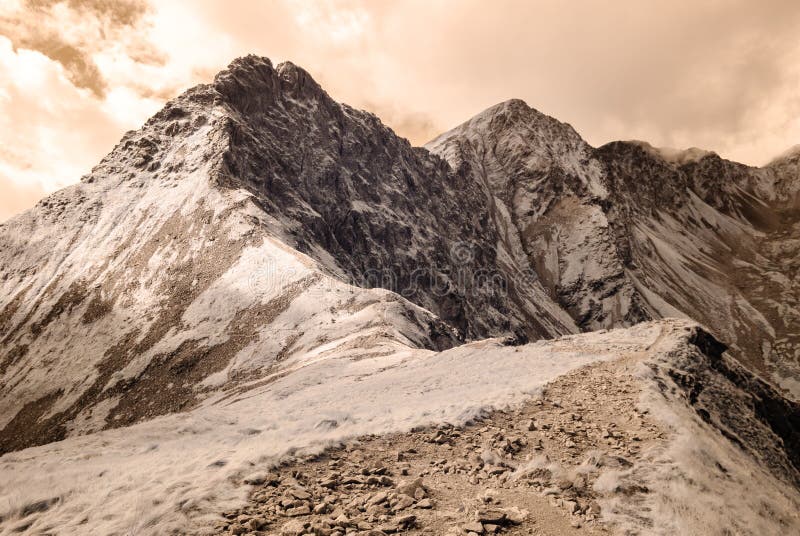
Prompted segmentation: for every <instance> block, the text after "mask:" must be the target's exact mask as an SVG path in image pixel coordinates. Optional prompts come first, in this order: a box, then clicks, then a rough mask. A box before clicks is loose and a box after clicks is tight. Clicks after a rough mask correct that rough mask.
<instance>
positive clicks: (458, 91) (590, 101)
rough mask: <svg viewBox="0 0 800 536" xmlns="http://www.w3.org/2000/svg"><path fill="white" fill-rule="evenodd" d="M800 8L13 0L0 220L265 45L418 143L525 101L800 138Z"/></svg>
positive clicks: (759, 138) (778, 4)
mask: <svg viewBox="0 0 800 536" xmlns="http://www.w3.org/2000/svg"><path fill="white" fill-rule="evenodd" d="M798 36H800V3H798V2H797V1H796V0H761V1H759V2H754V1H752V0H693V1H686V0H671V1H662V0H649V1H646V2H643V1H641V0H614V1H612V2H609V1H608V0H604V1H600V0H597V1H594V0H574V1H571V2H566V1H561V0H559V1H549V0H540V1H534V0H531V1H522V0H520V1H511V0H495V1H489V0H485V1H478V0H448V1H445V0H403V1H399V0H398V1H388V0H387V1H382V0H344V1H321V0H320V1H312V0H307V1H299V0H273V1H267V0H263V1H244V0H2V3H1V4H0V221H2V220H4V219H6V218H7V217H9V216H11V215H13V214H15V213H17V212H19V211H21V210H24V209H25V208H28V207H30V206H32V205H33V204H34V203H35V202H36V200H37V199H38V198H40V197H41V196H43V195H44V194H45V193H46V192H50V191H53V190H54V189H57V188H60V187H62V186H65V185H67V184H70V183H72V182H76V181H77V180H78V179H79V178H80V176H81V175H83V174H84V173H86V172H87V171H88V170H89V169H91V167H92V166H93V165H94V164H96V163H97V162H98V161H99V160H100V158H101V157H102V156H103V155H104V154H105V153H107V152H108V151H109V150H110V149H111V148H112V147H113V146H114V145H115V143H116V142H117V141H118V140H119V138H120V137H121V136H122V134H123V133H124V132H125V131H126V130H130V129H133V128H137V127H138V126H140V125H141V123H143V122H144V120H145V119H146V118H147V117H149V116H150V115H151V114H153V113H154V112H156V111H157V110H158V109H159V108H160V107H161V106H162V105H163V104H164V102H165V101H166V100H167V99H169V98H171V97H173V96H175V95H177V94H178V93H179V92H181V91H182V90H184V89H186V88H188V87H190V86H192V85H194V84H197V83H199V82H208V81H210V80H211V79H212V78H213V75H214V73H216V72H217V71H219V70H220V69H222V68H224V67H225V66H226V65H227V64H228V63H229V62H230V60H232V59H233V58H234V57H236V56H240V55H243V54H246V53H256V54H261V55H264V56H268V57H269V58H271V59H272V60H273V62H275V63H277V62H280V61H283V60H291V61H293V62H294V63H296V64H298V65H301V66H302V67H304V68H306V69H307V70H308V71H310V72H311V74H312V75H313V76H314V77H315V78H316V79H317V80H318V81H319V82H320V83H321V84H322V86H323V87H324V88H325V89H326V90H327V91H328V92H329V93H330V94H331V95H332V96H333V97H334V98H335V99H337V100H340V101H344V102H347V103H349V104H351V105H353V106H356V107H359V108H365V109H368V110H370V111H373V112H375V113H377V114H378V115H379V116H380V117H381V118H382V119H383V121H384V122H385V123H387V124H388V125H390V126H391V127H393V128H394V129H395V130H396V131H397V132H398V133H400V134H401V135H403V136H406V137H408V138H409V139H410V140H411V141H412V143H415V144H422V143H424V142H425V141H427V140H429V139H430V138H432V137H433V136H435V135H436V134H437V133H439V132H441V131H443V130H446V129H448V128H450V127H453V126H455V125H456V124H458V123H460V122H462V121H464V120H466V119H468V118H469V117H470V116H472V115H474V114H476V113H478V112H480V111H481V110H483V109H485V108H486V107H488V106H491V105H492V104H495V103H497V102H500V101H503V100H506V99H509V98H512V97H516V98H521V99H524V100H525V101H526V102H527V103H528V104H529V105H531V106H533V107H534V108H537V109H538V110H540V111H543V112H545V113H547V114H550V115H553V116H555V117H557V118H558V119H561V120H562V121H566V122H569V123H570V124H572V125H573V126H574V127H575V128H576V129H577V130H578V132H580V133H581V134H582V135H583V137H584V138H585V139H586V140H587V141H589V143H591V144H593V145H600V144H603V143H605V142H608V141H611V140H615V139H644V140H647V141H649V142H651V143H652V144H654V145H657V146H668V147H677V148H685V147H692V146H696V147H702V148H707V149H712V150H715V151H717V152H718V153H720V154H721V155H722V156H724V157H726V158H731V159H734V160H738V161H741V162H745V163H748V164H753V165H761V164H763V163H765V162H767V161H768V160H770V159H771V158H772V157H773V156H775V155H776V154H778V153H781V152H783V151H784V150H785V149H787V148H788V147H790V146H792V145H795V144H799V143H800V38H799V37H798Z"/></svg>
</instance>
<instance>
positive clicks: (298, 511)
mask: <svg viewBox="0 0 800 536" xmlns="http://www.w3.org/2000/svg"><path fill="white" fill-rule="evenodd" d="M310 513H311V508H309V507H308V505H305V504H304V505H303V506H296V507H294V508H289V509H288V510H286V515H287V516H289V517H297V516H307V515H309V514H310Z"/></svg>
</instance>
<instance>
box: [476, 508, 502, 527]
mask: <svg viewBox="0 0 800 536" xmlns="http://www.w3.org/2000/svg"><path fill="white" fill-rule="evenodd" d="M477 517H478V521H480V522H481V523H483V524H484V525H486V524H487V523H497V524H499V523H502V522H503V521H505V519H506V513H505V512H504V511H502V510H500V509H497V508H481V509H480V510H478V514H477ZM484 528H485V527H484Z"/></svg>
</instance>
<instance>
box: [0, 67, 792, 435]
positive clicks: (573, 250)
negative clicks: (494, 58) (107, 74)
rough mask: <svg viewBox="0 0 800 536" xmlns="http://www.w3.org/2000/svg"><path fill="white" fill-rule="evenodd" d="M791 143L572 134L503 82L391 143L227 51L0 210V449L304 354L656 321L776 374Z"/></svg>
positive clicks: (123, 415) (106, 420)
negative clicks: (29, 203)
mask: <svg viewBox="0 0 800 536" xmlns="http://www.w3.org/2000/svg"><path fill="white" fill-rule="evenodd" d="M797 161H798V159H797V158H795V157H787V158H785V159H783V160H780V161H777V162H775V163H773V164H772V165H771V166H770V167H768V168H764V169H753V168H747V167H746V166H741V165H738V164H734V163H731V162H727V161H724V160H722V159H720V158H719V157H717V156H716V155H713V154H706V153H703V152H693V153H691V154H685V155H679V156H678V157H674V158H673V157H670V158H665V157H664V156H663V155H662V154H660V153H659V152H658V151H654V150H652V148H650V149H648V148H647V147H645V146H643V145H642V144H637V143H625V142H618V143H614V144H609V145H606V146H604V147H601V148H599V149H594V148H592V147H590V146H589V145H588V144H587V143H586V142H584V141H583V140H582V139H581V138H580V136H579V135H578V134H577V133H576V132H575V131H574V129H572V127H570V126H569V125H566V124H563V123H560V122H559V121H557V120H555V119H553V118H550V117H548V116H545V115H544V114H541V113H539V112H537V111H535V110H533V109H531V108H529V107H528V106H527V105H526V104H525V103H523V102H522V101H518V100H512V101H508V102H505V103H502V104H500V105H498V106H495V107H493V108H490V109H489V110H486V111H485V112H483V113H481V114H479V115H478V116H476V117H475V118H473V119H472V120H470V121H468V122H467V123H465V124H464V125H461V126H459V127H457V128H456V129H454V130H452V131H450V132H448V133H445V134H443V135H442V136H440V137H439V138H437V139H436V140H434V141H433V142H431V144H429V145H428V148H427V149H425V148H414V147H411V145H410V144H409V143H408V142H407V141H406V140H404V139H402V138H399V137H398V136H396V135H395V134H394V133H393V132H392V131H391V130H390V129H389V128H387V127H386V126H384V125H383V124H382V123H381V122H380V120H379V119H378V118H377V117H375V116H374V115H372V114H369V113H367V112H363V111H358V110H354V109H352V108H350V107H348V106H346V105H343V104H339V103H337V102H335V101H333V100H332V99H331V98H330V97H329V96H328V95H327V94H326V93H325V92H324V90H323V89H322V88H320V87H319V85H318V84H317V83H316V82H315V81H314V80H313V79H312V78H311V77H310V76H309V74H308V73H306V72H305V71H303V70H302V69H300V68H298V67H296V66H294V65H292V64H290V63H285V64H281V65H279V66H278V67H277V68H276V67H273V65H272V64H271V63H270V62H269V60H267V59H265V58H258V57H255V56H249V57H246V58H242V59H239V60H236V61H234V62H233V63H232V64H231V66H230V67H229V68H228V69H227V70H225V71H223V72H221V73H220V74H219V75H218V76H217V77H216V78H215V80H214V82H213V83H212V84H206V85H200V86H197V87H195V88H193V89H191V90H189V91H187V92H186V93H185V94H183V95H181V96H180V97H178V98H176V99H175V100H173V101H171V102H170V103H168V104H167V105H166V106H165V108H164V109H163V110H162V111H160V112H159V113H158V114H156V115H155V116H153V118H151V119H150V120H149V121H148V122H147V123H146V124H145V125H144V127H143V128H142V129H140V130H139V131H136V132H129V133H127V134H126V135H125V136H124V137H123V139H122V140H121V141H120V143H119V144H118V145H117V147H115V149H114V150H113V151H112V152H111V153H110V154H109V155H108V156H107V157H106V158H104V159H103V161H102V162H100V164H98V166H97V167H96V168H94V169H93V170H92V173H91V174H90V175H88V176H86V177H84V180H83V181H82V183H81V184H79V185H76V186H73V187H70V188H67V189H66V190H63V191H61V192H58V193H56V194H54V195H52V196H50V197H48V198H47V199H45V200H43V201H42V202H40V204H39V205H37V207H36V208H34V209H33V210H31V211H29V212H28V213H26V214H24V215H22V216H20V217H18V218H15V219H13V220H11V221H9V222H7V223H6V224H4V225H2V226H0V274H2V275H1V276H0V451H4V450H11V449H17V448H22V447H25V446H29V445H32V444H39V443H43V442H47V441H52V440H54V439H59V438H62V437H64V436H65V435H68V434H79V433H86V432H90V431H93V430H97V429H100V428H103V427H107V426H119V425H124V424H129V423H132V422H135V421H138V420H142V419H146V418H150V417H152V416H155V415H159V414H163V413H167V412H174V411H181V410H183V409H186V408H189V407H193V406H195V405H197V404H201V403H205V402H204V401H207V400H210V399H212V398H213V397H216V396H222V395H221V394H220V393H223V392H226V391H236V390H240V389H246V388H247V386H248V385H250V383H253V384H257V383H258V382H259V381H268V380H267V379H265V378H270V377H273V375H275V374H279V373H281V371H282V370H286V369H287V368H291V367H299V366H302V363H301V362H299V361H298V359H300V358H299V357H298V356H303V355H311V353H314V352H316V353H315V354H314V355H315V359H316V358H318V357H319V358H324V356H326V355H328V354H329V353H331V352H334V353H335V352H350V353H351V354H352V355H353V356H354V357H356V356H362V355H375V354H380V353H381V352H387V351H389V349H396V348H398V347H402V348H412V349H419V348H425V349H443V348H448V347H450V346H453V345H454V344H457V343H458V342H459V341H463V340H464V339H466V338H482V337H488V336H506V335H512V336H514V338H515V339H516V340H517V341H520V340H524V339H536V338H543V337H544V338H546V337H554V336H558V335H562V334H567V333H576V332H578V331H581V330H592V329H599V328H610V327H618V326H628V325H631V324H634V323H637V322H640V321H642V320H646V319H652V318H660V317H665V316H690V317H693V318H695V319H697V320H699V321H701V322H703V323H705V324H706V325H708V326H710V327H711V328H713V330H714V331H715V333H716V334H717V335H718V336H719V338H720V339H722V340H724V341H726V342H727V343H729V344H730V345H731V347H732V350H733V351H734V352H735V353H737V355H738V356H739V357H741V358H742V359H745V360H746V361H747V362H748V363H751V364H755V365H756V366H757V367H759V368H760V369H761V370H763V371H767V372H770V373H773V374H774V375H775V376H774V377H775V378H776V379H777V380H779V381H781V382H782V384H783V385H784V386H786V387H800V383H799V382H798V378H800V364H798V357H797V356H798V355H800V337H798V336H796V335H794V333H793V330H792V327H791V326H792V325H793V323H794V322H795V321H796V320H800V313H799V312H798V309H797V308H796V306H797V297H798V296H800V289H798V288H797V284H796V283H795V282H796V281H797V280H798V279H797V277H796V275H797V270H798V268H799V267H798V265H797V262H796V260H795V259H797V258H798V256H797V252H798V250H800V241H797V240H795V239H794V238H793V237H795V236H797V230H798V227H797V226H798V224H799V222H800V219H798V218H797V215H796V212H795V210H796V209H795V207H796V206H797V191H798V190H800V188H798V187H797V186H796V185H797V184H798V183H800V180H798V177H797V169H798V167H797ZM792 174H794V175H792ZM373 287H380V288H373ZM248 382H250V383H248ZM797 392H800V390H798V391H797Z"/></svg>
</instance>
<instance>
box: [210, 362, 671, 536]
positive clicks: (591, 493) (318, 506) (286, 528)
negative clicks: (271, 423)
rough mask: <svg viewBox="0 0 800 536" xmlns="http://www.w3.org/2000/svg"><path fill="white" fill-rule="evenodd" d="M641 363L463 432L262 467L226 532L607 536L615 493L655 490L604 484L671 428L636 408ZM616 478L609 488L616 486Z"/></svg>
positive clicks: (358, 446)
mask: <svg viewBox="0 0 800 536" xmlns="http://www.w3.org/2000/svg"><path fill="white" fill-rule="evenodd" d="M637 361H638V359H636V356H629V357H627V358H622V359H620V360H617V361H614V362H607V363H599V364H594V365H590V366H588V367H584V368H582V369H579V370H576V371H573V372H571V373H569V374H567V375H565V376H562V377H561V378H559V379H558V380H556V381H555V382H553V383H552V384H550V385H548V386H547V388H546V390H545V391H544V393H543V395H542V396H541V397H540V398H536V399H532V400H530V401H529V402H527V403H526V404H524V405H523V406H522V407H520V408H516V409H513V410H508V411H494V412H492V413H490V414H487V415H486V416H485V417H484V418H482V419H480V420H479V421H477V422H472V423H468V424H467V425H466V426H464V427H452V426H449V425H444V426H440V427H437V428H434V429H424V430H414V431H411V432H408V433H402V434H392V435H387V436H369V437H362V438H359V440H358V441H354V442H352V443H350V444H348V445H346V446H343V447H340V448H332V449H328V450H327V451H325V452H324V453H323V454H321V455H319V456H314V457H310V458H309V457H306V458H298V459H294V460H292V461H291V462H288V463H285V464H284V465H281V466H279V467H274V468H266V467H265V468H254V471H253V474H252V475H249V476H248V477H247V478H245V479H244V481H243V483H242V484H243V485H246V484H247V485H252V486H253V488H252V492H251V495H250V501H249V503H248V504H247V505H246V506H245V507H244V508H242V509H240V510H236V511H232V512H226V513H225V514H224V517H225V520H223V521H220V522H219V524H218V525H217V527H216V531H217V533H220V534H250V535H262V534H291V535H301V534H316V535H325V536H343V535H345V534H359V535H372V536H376V535H381V534H392V533H403V534H493V533H503V534H519V535H522V534H527V535H557V536H561V535H571V534H587V535H590V534H605V533H608V532H609V531H613V527H611V526H609V525H607V524H605V523H604V522H603V521H602V511H601V506H600V503H601V502H602V501H603V499H604V497H607V496H608V495H616V496H619V494H624V495H627V496H631V495H635V494H642V493H646V491H647V490H643V489H622V488H620V487H619V485H616V484H614V483H611V484H609V482H607V481H604V480H602V479H601V481H600V482H599V483H598V477H599V476H600V475H601V474H602V473H604V472H605V471H609V470H610V471H611V472H613V471H614V470H624V469H625V468H627V467H630V466H631V465H632V464H633V463H635V462H636V461H637V459H638V458H639V456H640V453H641V452H643V451H644V450H645V449H646V448H648V447H651V446H656V445H657V444H660V443H661V441H662V440H663V439H664V438H665V435H664V433H663V432H662V430H660V429H659V427H658V426H656V424H655V423H654V422H653V421H652V420H651V419H650V418H649V416H648V415H646V414H642V413H640V412H639V411H637V410H636V407H635V406H636V402H637V401H638V398H639V390H638V387H637V383H636V380H634V378H633V377H632V376H631V372H632V369H633V367H635V365H636V363H637ZM606 480H607V479H606Z"/></svg>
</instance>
